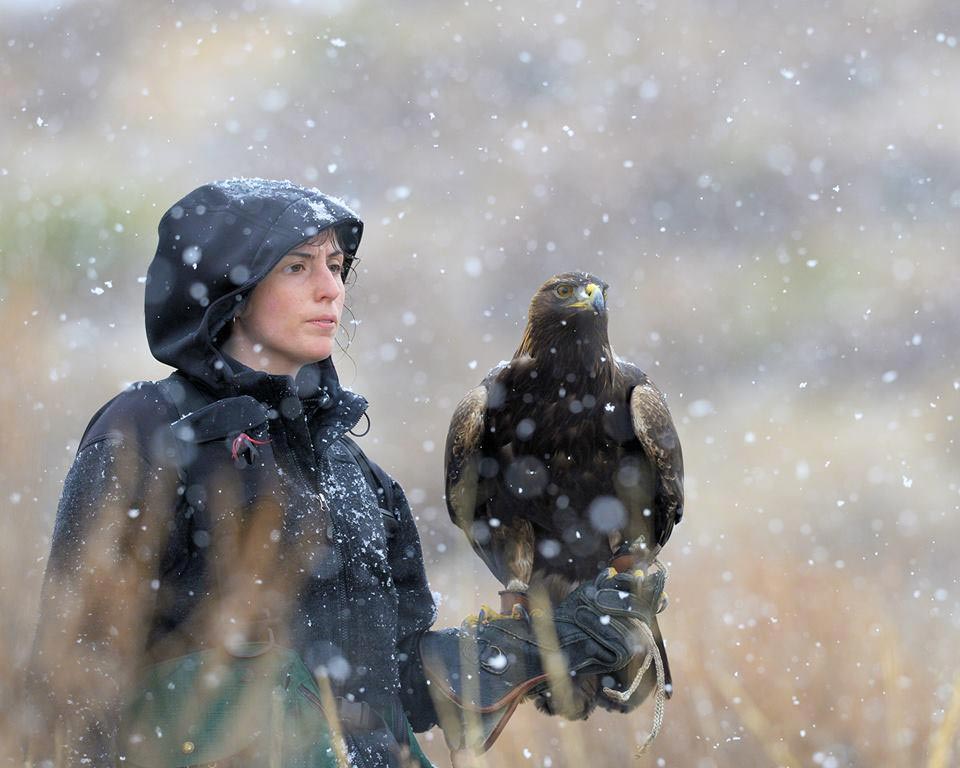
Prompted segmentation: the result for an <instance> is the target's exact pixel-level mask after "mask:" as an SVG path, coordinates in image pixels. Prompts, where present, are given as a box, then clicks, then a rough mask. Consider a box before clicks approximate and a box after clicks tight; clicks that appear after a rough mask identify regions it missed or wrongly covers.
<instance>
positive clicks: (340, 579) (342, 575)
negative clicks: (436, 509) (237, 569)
mask: <svg viewBox="0 0 960 768" xmlns="http://www.w3.org/2000/svg"><path fill="white" fill-rule="evenodd" d="M299 422H300V424H301V425H302V426H303V427H304V433H305V434H306V436H307V444H308V445H309V446H310V455H311V456H313V457H314V460H315V461H316V456H317V450H316V446H314V444H313V438H312V437H311V436H310V425H309V423H308V422H307V418H306V415H305V414H301V416H300V418H299ZM284 439H285V440H286V442H287V450H289V451H290V453H291V454H292V458H293V466H294V467H295V468H296V470H297V475H299V477H300V482H302V483H303V484H304V485H305V486H307V487H309V488H312V489H313V490H314V491H315V492H316V494H317V497H318V498H319V500H320V511H321V512H322V513H323V518H324V522H325V523H326V525H325V526H324V531H326V530H328V526H329V527H332V528H333V532H334V535H333V537H332V539H333V541H330V542H329V543H330V545H331V546H333V547H336V549H337V557H338V559H339V561H340V568H339V570H338V573H337V605H338V606H339V612H338V613H337V640H338V642H337V647H338V648H339V649H340V651H341V652H342V653H345V652H346V650H345V649H346V645H347V637H346V633H345V631H344V627H345V625H346V622H345V621H344V620H343V616H344V613H345V611H346V610H347V604H346V603H347V588H348V586H349V585H348V584H347V574H346V568H344V565H345V562H346V560H345V557H344V555H345V553H344V551H343V547H341V546H340V537H339V533H340V531H339V528H338V526H337V523H336V522H335V521H334V519H333V514H332V510H331V508H330V503H329V502H328V501H327V497H326V496H325V495H324V493H323V490H322V489H321V488H320V465H319V462H317V467H316V472H315V473H314V475H315V477H314V482H313V483H308V482H307V479H306V477H305V476H304V472H303V468H302V467H301V466H300V459H299V458H298V457H297V452H296V450H295V449H294V447H293V446H292V445H291V444H290V440H289V438H288V437H287V435H286V434H284Z"/></svg>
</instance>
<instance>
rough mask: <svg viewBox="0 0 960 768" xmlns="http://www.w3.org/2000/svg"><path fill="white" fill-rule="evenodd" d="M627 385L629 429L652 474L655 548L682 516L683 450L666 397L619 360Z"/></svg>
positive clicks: (667, 535) (632, 367) (662, 543)
mask: <svg viewBox="0 0 960 768" xmlns="http://www.w3.org/2000/svg"><path fill="white" fill-rule="evenodd" d="M620 367H621V372H622V373H623V374H624V375H625V377H626V379H627V383H628V386H629V387H631V389H630V421H631V424H632V426H633V433H634V435H635V436H636V438H637V440H638V441H639V443H640V446H641V448H642V449H643V452H644V453H645V454H646V455H647V457H648V459H649V460H650V462H651V464H652V465H653V468H654V470H655V474H656V487H655V489H654V499H653V510H652V512H653V527H654V540H655V542H656V546H655V549H659V548H660V547H662V546H663V545H664V544H666V542H667V539H669V538H670V534H671V533H672V532H673V526H674V525H675V524H676V523H679V522H680V519H681V518H682V517H683V452H682V451H681V449H680V437H679V436H678V435H677V430H676V427H674V425H673V419H672V418H671V417H670V410H669V409H668V408H667V401H666V399H665V398H664V396H663V393H662V392H661V391H660V390H659V389H657V387H656V386H655V385H654V384H653V382H652V381H650V379H649V378H648V377H647V375H646V374H645V373H643V371H641V370H640V369H639V368H637V367H636V366H633V365H630V364H629V363H623V362H621V363H620Z"/></svg>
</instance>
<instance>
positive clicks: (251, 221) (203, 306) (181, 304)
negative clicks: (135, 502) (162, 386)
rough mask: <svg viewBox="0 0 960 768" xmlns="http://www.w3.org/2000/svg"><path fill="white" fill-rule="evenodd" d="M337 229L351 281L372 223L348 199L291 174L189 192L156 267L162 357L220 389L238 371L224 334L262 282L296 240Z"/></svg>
mask: <svg viewBox="0 0 960 768" xmlns="http://www.w3.org/2000/svg"><path fill="white" fill-rule="evenodd" d="M331 227H334V228H336V230H337V234H338V236H339V240H340V243H341V245H342V247H343V249H344V279H346V276H347V274H348V271H349V269H350V265H351V263H352V262H353V259H354V257H355V255H356V252H357V247H358V246H359V244H360V237H361V235H362V234H363V222H362V221H360V218H359V217H358V216H357V214H356V213H354V212H353V211H352V210H351V209H350V208H349V207H348V206H347V205H346V204H345V203H344V202H342V201H341V200H338V199H336V198H333V197H330V196H328V195H324V194H323V193H321V192H320V191H319V190H316V189H306V188H304V187H300V186H298V185H296V184H293V183H292V182H289V181H271V180H266V179H230V180H227V181H218V182H214V183H212V184H206V185H204V186H202V187H199V188H198V189H195V190H194V191H193V192H191V193H190V194H188V195H187V196H186V197H184V198H183V199H182V200H180V201H179V202H177V203H176V204H175V205H174V206H173V207H172V208H170V210H169V211H167V212H166V213H165V214H164V216H163V218H162V219H161V220H160V226H159V228H158V233H159V242H158V244H157V253H156V255H155V256H154V257H153V261H152V262H151V263H150V268H149V269H148V271H147V284H146V296H145V315H146V326H147V340H148V342H149V344H150V351H151V353H152V354H153V356H154V357H155V358H156V359H157V360H159V361H160V362H162V363H166V364H167V365H171V366H173V367H174V368H178V369H180V370H181V371H184V372H186V373H189V374H190V375H192V376H194V377H195V378H198V379H201V380H202V381H205V382H207V383H208V384H210V385H211V386H214V387H216V386H217V385H218V384H221V383H223V382H224V381H225V380H226V379H228V378H229V377H231V376H232V375H233V372H232V371H231V370H230V368H231V366H229V365H228V364H227V363H226V361H225V359H224V356H223V354H222V353H221V352H220V349H219V344H220V343H222V341H223V340H224V339H223V338H218V335H220V334H221V331H223V329H224V327H225V326H226V324H227V323H228V322H229V321H230V320H231V318H232V317H233V315H234V313H235V312H236V311H237V308H238V307H239V306H240V305H241V304H242V302H243V301H244V299H245V298H246V297H247V296H248V295H249V293H250V292H251V291H252V290H253V288H254V287H255V286H256V285H257V284H258V283H259V282H260V281H261V280H263V278H264V277H266V276H267V274H268V273H269V272H270V270H271V269H273V267H274V266H275V265H276V264H277V262H278V261H279V260H280V259H281V257H282V256H283V255H284V254H286V253H287V252H288V251H289V250H290V249H291V248H293V247H294V246H296V245H299V244H300V243H302V242H304V241H305V240H309V239H311V238H313V237H315V236H316V235H317V234H318V233H319V232H322V231H323V230H326V229H330V228H331Z"/></svg>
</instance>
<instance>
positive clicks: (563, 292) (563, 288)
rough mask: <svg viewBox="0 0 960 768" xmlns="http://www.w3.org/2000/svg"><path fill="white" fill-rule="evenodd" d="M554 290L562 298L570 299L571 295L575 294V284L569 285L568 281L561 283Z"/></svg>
mask: <svg viewBox="0 0 960 768" xmlns="http://www.w3.org/2000/svg"><path fill="white" fill-rule="evenodd" d="M553 292H554V293H555V294H557V296H559V297H560V298H561V299H569V298H570V296H572V295H573V286H572V285H567V284H566V283H561V284H560V285H558V286H557V287H556V288H554V289H553Z"/></svg>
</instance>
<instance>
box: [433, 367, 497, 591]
mask: <svg viewBox="0 0 960 768" xmlns="http://www.w3.org/2000/svg"><path fill="white" fill-rule="evenodd" d="M493 373H494V372H493V371H491V375H493ZM489 379H490V376H488V377H487V379H485V380H484V383H483V384H480V385H479V386H477V387H474V388H473V389H471V390H470V391H469V392H467V394H466V395H465V396H464V398H463V399H462V400H461V401H460V403H459V404H458V405H457V408H456V410H455V411H454V413H453V418H452V419H451V420H450V429H449V430H448V432H447V444H446V450H445V457H444V464H445V474H446V495H447V511H448V512H449V513H450V519H451V520H453V522H454V523H455V524H456V525H457V527H459V528H460V529H461V530H462V531H463V532H464V533H465V534H466V536H467V541H469V542H470V546H472V547H473V549H474V551H475V552H476V553H477V554H478V555H479V556H480V558H481V559H482V560H483V561H484V562H485V563H486V564H487V567H489V568H490V570H491V571H493V572H494V573H495V574H496V573H497V572H498V569H497V568H496V564H495V562H494V559H493V558H492V557H491V555H492V553H491V552H489V551H488V549H487V547H485V546H484V544H485V543H486V542H485V541H478V539H477V534H478V532H479V533H481V535H482V534H483V533H485V532H487V531H488V530H489V529H488V528H487V527H486V526H476V525H474V523H475V521H476V518H477V513H478V511H479V509H478V507H480V506H481V505H484V506H485V501H486V499H487V495H488V490H487V489H485V488H482V487H481V486H482V485H486V483H485V482H483V479H482V478H481V476H480V462H481V461H482V459H483V453H482V446H483V436H484V434H485V432H486V428H487V401H488V394H487V386H486V384H487V381H488V380H489Z"/></svg>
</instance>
